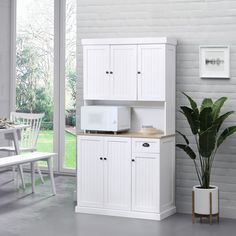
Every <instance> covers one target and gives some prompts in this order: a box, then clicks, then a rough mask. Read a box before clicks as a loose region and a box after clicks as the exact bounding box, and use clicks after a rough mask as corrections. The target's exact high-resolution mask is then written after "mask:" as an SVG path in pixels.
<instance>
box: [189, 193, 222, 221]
mask: <svg viewBox="0 0 236 236" xmlns="http://www.w3.org/2000/svg"><path fill="white" fill-rule="evenodd" d="M209 201H210V214H197V213H195V209H194V206H195V194H194V191H192V223H193V224H194V223H195V218H196V217H199V218H200V223H202V219H203V218H208V220H209V223H210V224H212V222H213V217H216V220H217V223H219V221H220V213H219V209H220V208H219V202H220V201H219V191H218V213H216V214H212V193H210V194H209Z"/></svg>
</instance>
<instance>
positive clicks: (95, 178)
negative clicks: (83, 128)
mask: <svg viewBox="0 0 236 236" xmlns="http://www.w3.org/2000/svg"><path fill="white" fill-rule="evenodd" d="M103 148H104V142H103V138H101V137H92V136H91V137H89V136H84V137H83V136H82V137H80V138H78V162H77V171H78V187H77V189H78V190H79V196H78V201H79V206H87V207H103V201H104V199H103V188H104V184H103V181H104V175H103V173H104V166H103V154H104V149H103Z"/></svg>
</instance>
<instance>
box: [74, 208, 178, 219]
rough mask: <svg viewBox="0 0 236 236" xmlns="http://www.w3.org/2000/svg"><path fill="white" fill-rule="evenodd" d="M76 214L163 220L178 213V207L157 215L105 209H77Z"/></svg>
mask: <svg viewBox="0 0 236 236" xmlns="http://www.w3.org/2000/svg"><path fill="white" fill-rule="evenodd" d="M75 212H76V213H85V214H95V215H107V216H119V217H128V218H136V219H146V220H158V221H160V220H163V219H165V218H166V217H168V216H170V215H173V214H175V213H176V207H174V206H173V207H170V208H169V209H167V210H165V211H163V212H161V213H159V214H157V213H146V212H134V211H120V210H111V209H104V208H101V209H99V208H89V207H80V206H76V207H75Z"/></svg>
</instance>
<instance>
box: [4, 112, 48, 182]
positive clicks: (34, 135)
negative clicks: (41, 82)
mask: <svg viewBox="0 0 236 236" xmlns="http://www.w3.org/2000/svg"><path fill="white" fill-rule="evenodd" d="M43 117H44V114H43V113H40V114H33V113H20V112H11V114H10V120H11V121H12V122H14V123H15V124H24V125H28V126H29V128H25V129H23V130H22V132H21V138H20V140H19V149H20V153H24V152H34V151H36V150H37V141H38V136H39V131H40V127H41V123H42V119H43ZM1 150H2V151H8V152H15V147H14V145H12V146H10V147H4V148H1ZM35 167H36V170H37V172H38V174H39V176H40V179H41V181H42V183H44V179H43V176H42V173H41V170H40V168H39V165H38V164H36V165H35Z"/></svg>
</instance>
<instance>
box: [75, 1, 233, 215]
mask: <svg viewBox="0 0 236 236" xmlns="http://www.w3.org/2000/svg"><path fill="white" fill-rule="evenodd" d="M149 36H155V37H158V36H169V37H174V38H176V39H177V40H178V47H177V91H178V93H177V109H178V107H179V106H180V105H182V104H185V103H186V100H185V99H184V97H183V96H182V95H181V94H180V93H179V91H184V92H187V93H188V94H190V95H191V96H193V98H194V99H196V100H197V101H200V100H201V99H202V98H203V97H207V96H210V97H212V98H218V97H220V96H227V97H228V98H229V101H228V102H227V104H226V106H225V109H226V110H231V109H232V110H236V1H235V0H78V72H79V83H78V100H79V102H78V106H79V104H81V102H82V52H81V47H80V44H79V43H80V39H81V38H104V37H149ZM202 44H223V45H230V47H231V79H230V80H202V79H200V78H199V73H198V47H199V45H202ZM176 117H177V121H176V125H177V129H178V130H180V131H183V132H185V133H186V134H190V129H189V127H188V125H187V123H186V122H185V120H184V119H183V117H182V116H181V115H180V114H179V113H178V112H177V114H176ZM233 122H234V123H235V122H236V115H234V116H232V118H231V119H230V120H229V121H228V122H227V123H228V124H233ZM177 141H180V138H179V137H177ZM192 141H193V140H192ZM235 144H236V136H234V137H232V138H230V139H229V140H228V141H227V142H226V143H225V144H224V146H223V148H221V150H220V152H219V154H218V155H217V157H216V162H215V169H214V171H213V183H215V184H217V185H218V186H219V187H220V190H221V193H220V196H221V206H222V207H221V213H222V214H223V215H224V216H227V217H234V218H236V145H235ZM176 163H177V169H176V186H177V187H176V205H177V210H178V211H179V212H190V211H191V187H192V186H193V185H194V184H196V178H195V176H194V174H193V173H194V172H193V171H194V170H193V167H192V162H191V160H188V159H187V157H186V156H185V155H184V154H183V153H182V152H180V151H179V150H177V152H176Z"/></svg>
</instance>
